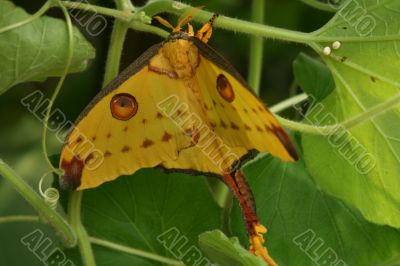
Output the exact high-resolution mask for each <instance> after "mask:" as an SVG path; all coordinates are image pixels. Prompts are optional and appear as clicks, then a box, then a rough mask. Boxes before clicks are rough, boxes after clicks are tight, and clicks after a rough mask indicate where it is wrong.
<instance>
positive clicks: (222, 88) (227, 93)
mask: <svg viewBox="0 0 400 266" xmlns="http://www.w3.org/2000/svg"><path fill="white" fill-rule="evenodd" d="M217 90H218V92H219V95H221V97H222V98H224V100H226V101H227V102H230V103H231V102H233V100H234V99H235V93H234V92H233V88H232V85H231V83H230V82H229V80H228V79H227V78H226V77H225V76H224V75H223V74H219V75H218V78H217Z"/></svg>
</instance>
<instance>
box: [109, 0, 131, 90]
mask: <svg viewBox="0 0 400 266" xmlns="http://www.w3.org/2000/svg"><path fill="white" fill-rule="evenodd" d="M127 2H129V1H125V0H116V1H115V3H116V5H117V8H118V9H119V10H123V11H125V12H131V11H133V6H132V5H131V4H128V3H127ZM129 3H130V2H129ZM128 28H129V22H126V21H121V20H115V22H114V26H113V30H112V33H111V40H110V47H109V49H108V55H107V62H106V69H105V73H104V80H103V87H105V86H106V85H107V84H108V83H109V82H110V81H111V80H113V79H114V78H115V77H116V76H118V74H119V66H120V62H121V55H122V49H123V47H124V42H125V37H126V33H127V31H128Z"/></svg>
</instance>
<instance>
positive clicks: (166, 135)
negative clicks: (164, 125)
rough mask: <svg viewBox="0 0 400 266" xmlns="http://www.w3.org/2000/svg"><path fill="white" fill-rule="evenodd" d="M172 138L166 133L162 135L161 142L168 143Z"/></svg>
mask: <svg viewBox="0 0 400 266" xmlns="http://www.w3.org/2000/svg"><path fill="white" fill-rule="evenodd" d="M171 138H172V135H171V134H169V133H168V132H167V131H165V132H164V135H163V136H162V138H161V141H163V142H168V141H169V140H170V139H171Z"/></svg>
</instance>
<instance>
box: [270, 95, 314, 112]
mask: <svg viewBox="0 0 400 266" xmlns="http://www.w3.org/2000/svg"><path fill="white" fill-rule="evenodd" d="M307 98H308V96H307V94H305V93H301V94H299V95H296V96H293V97H291V98H289V99H286V100H284V101H282V102H279V103H277V104H275V105H273V106H271V107H270V108H269V110H270V111H271V112H273V113H279V112H281V111H283V110H285V109H287V108H289V107H292V106H293V105H296V104H298V103H301V102H303V101H305V100H307Z"/></svg>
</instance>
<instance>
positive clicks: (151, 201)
mask: <svg viewBox="0 0 400 266" xmlns="http://www.w3.org/2000/svg"><path fill="white" fill-rule="evenodd" d="M82 204H83V205H82V215H83V220H84V221H83V222H84V225H85V227H86V230H87V231H88V233H89V235H90V236H94V237H97V238H101V239H105V240H108V241H111V242H114V243H117V244H120V245H124V246H127V247H131V248H136V249H140V250H144V251H147V252H151V253H153V254H157V255H161V256H166V257H170V258H173V259H177V260H179V259H180V260H182V261H183V262H184V263H187V264H188V265H189V264H190V263H191V261H192V262H193V261H196V262H199V261H202V260H203V262H204V261H206V260H207V258H205V257H204V255H203V254H202V253H201V251H200V250H199V249H198V247H197V244H198V235H199V234H200V233H202V232H204V231H208V230H213V229H217V228H220V227H221V215H222V213H221V209H220V208H219V207H218V206H217V204H216V203H215V201H214V200H213V198H212V196H211V193H210V191H209V189H208V187H207V184H206V181H205V179H204V178H202V177H199V176H190V175H184V174H164V173H162V172H161V171H159V170H156V169H143V170H140V171H139V172H137V173H136V174H134V175H132V176H122V177H119V178H118V179H116V180H114V181H112V182H108V183H106V184H103V185H102V186H100V187H98V188H95V189H91V190H87V191H85V192H84V195H83V202H82ZM94 253H95V257H96V261H98V262H99V263H100V262H101V264H99V265H102V266H105V265H119V266H122V265H160V263H157V262H155V261H152V260H148V259H144V258H141V257H138V256H134V255H128V254H124V253H121V252H120V251H114V250H110V249H107V248H104V247H98V246H96V245H95V246H94ZM75 255H76V254H75ZM75 257H76V256H75ZM190 265H194V263H193V264H190Z"/></svg>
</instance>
